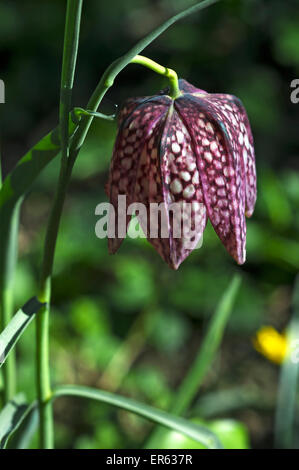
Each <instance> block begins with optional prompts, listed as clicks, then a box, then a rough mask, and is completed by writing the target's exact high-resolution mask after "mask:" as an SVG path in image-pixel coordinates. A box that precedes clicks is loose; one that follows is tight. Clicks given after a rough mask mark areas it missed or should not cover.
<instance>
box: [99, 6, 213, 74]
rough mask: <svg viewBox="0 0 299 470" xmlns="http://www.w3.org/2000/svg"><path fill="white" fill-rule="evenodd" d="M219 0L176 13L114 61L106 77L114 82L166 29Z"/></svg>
mask: <svg viewBox="0 0 299 470" xmlns="http://www.w3.org/2000/svg"><path fill="white" fill-rule="evenodd" d="M218 1H219V0H204V1H202V2H199V3H197V4H196V5H193V6H192V7H189V8H187V9H186V10H184V11H182V12H180V13H178V14H177V15H174V16H173V17H172V18H169V19H168V20H167V21H165V22H164V23H162V24H161V25H160V26H158V27H157V28H155V29H154V30H153V31H152V32H151V33H149V34H148V35H147V36H145V37H144V38H143V39H141V40H140V41H139V42H137V44H135V46H134V47H132V49H130V50H129V52H127V53H126V54H124V55H123V56H122V57H120V58H119V59H117V60H116V61H114V62H113V63H112V64H111V65H110V67H109V68H108V69H107V70H106V72H105V74H104V78H105V79H108V81H112V82H113V80H114V79H115V77H116V76H117V75H118V74H119V72H121V71H122V70H123V69H124V68H125V67H126V66H127V65H128V64H129V63H130V62H131V60H132V59H133V58H134V57H135V56H136V55H138V54H139V53H140V52H142V51H143V50H144V49H145V48H146V47H147V46H149V44H151V43H152V42H153V41H154V40H155V39H157V37H159V36H160V35H161V34H162V33H164V31H166V30H167V29H168V28H169V27H170V26H171V25H173V24H174V23H176V22H177V21H179V20H182V19H183V18H186V16H189V15H192V14H193V13H197V12H198V11H200V10H203V9H204V8H207V7H209V6H210V5H213V4H214V3H216V2H218Z"/></svg>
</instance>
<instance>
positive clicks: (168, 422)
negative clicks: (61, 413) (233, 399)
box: [53, 385, 221, 449]
mask: <svg viewBox="0 0 299 470" xmlns="http://www.w3.org/2000/svg"><path fill="white" fill-rule="evenodd" d="M61 396H76V397H81V398H89V399H92V400H97V401H99V402H101V403H107V404H109V405H112V406H116V407H118V408H122V409H124V410H127V411H130V412H132V413H135V414H137V415H139V416H142V417H143V418H147V419H149V420H150V421H153V422H155V423H158V424H161V425H163V426H165V427H167V428H170V429H173V430H175V431H178V432H181V433H182V434H185V435H186V436H188V437H191V438H192V439H194V440H196V441H198V442H200V443H201V444H203V445H204V446H206V447H208V448H210V449H220V448H221V443H220V442H219V440H218V438H217V437H216V436H215V435H214V434H213V433H212V432H211V431H209V430H207V429H205V428H204V427H202V426H198V425H196V424H193V423H190V422H189V421H187V420H185V419H183V418H179V417H177V416H172V415H171V414H169V413H166V412H165V411H161V410H158V409H156V408H153V407H152V406H148V405H144V404H143V403H139V402H137V401H136V400H133V399H131V398H126V397H122V396H120V395H116V394H114V393H110V392H106V391H103V390H97V389H93V388H89V387H82V386H79V385H64V386H61V387H58V388H56V390H54V393H53V398H57V397H61Z"/></svg>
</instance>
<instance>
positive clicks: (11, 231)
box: [0, 204, 20, 403]
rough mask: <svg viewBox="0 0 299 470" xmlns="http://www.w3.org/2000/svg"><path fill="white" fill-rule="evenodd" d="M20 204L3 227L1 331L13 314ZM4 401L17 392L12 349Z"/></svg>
mask: <svg viewBox="0 0 299 470" xmlns="http://www.w3.org/2000/svg"><path fill="white" fill-rule="evenodd" d="M19 210H20V204H17V206H16V207H15V208H14V212H13V216H12V218H11V220H10V223H9V224H8V226H6V227H4V228H3V231H4V233H3V231H2V235H3V238H2V237H1V243H4V244H5V246H3V247H2V248H3V250H2V252H3V256H1V260H0V331H2V330H3V329H4V328H5V326H6V325H7V324H8V323H9V322H10V320H11V318H12V315H13V287H14V275H15V267H16V262H17V253H18V227H19ZM2 370H3V382H4V388H3V401H4V403H7V402H8V401H9V400H10V399H11V398H13V396H14V395H15V393H16V359H15V352H14V351H12V353H11V354H10V356H9V357H8V358H7V361H6V363H5V364H4V365H3V368H2Z"/></svg>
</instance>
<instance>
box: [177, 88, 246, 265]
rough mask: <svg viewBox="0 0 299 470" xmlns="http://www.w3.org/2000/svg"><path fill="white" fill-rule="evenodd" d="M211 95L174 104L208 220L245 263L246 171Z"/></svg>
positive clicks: (223, 118) (188, 97)
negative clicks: (190, 149) (188, 142)
mask: <svg viewBox="0 0 299 470" xmlns="http://www.w3.org/2000/svg"><path fill="white" fill-rule="evenodd" d="M209 97H210V95H209V94H207V95H206V96H204V97H203V96H202V95H201V96H200V97H199V96H195V95H191V94H185V95H184V96H182V97H179V98H178V99H177V100H176V101H175V107H176V109H177V110H178V112H179V114H180V116H181V117H182V120H183V121H184V123H185V125H186V127H187V129H188V131H189V133H190V135H191V137H192V145H193V147H194V152H195V154H196V156H197V167H198V170H199V176H200V181H201V185H202V190H203V197H204V201H205V204H206V208H207V212H208V216H209V218H210V220H211V222H212V225H213V227H214V229H215V231H216V233H217V234H218V236H219V237H220V239H221V241H222V242H223V244H224V246H225V248H226V249H227V251H228V252H229V253H230V254H231V255H232V256H233V257H234V258H235V260H236V261H237V262H238V263H239V264H242V263H244V262H245V244H246V223H245V181H244V177H245V170H244V161H243V159H242V158H240V155H239V153H238V149H237V145H236V143H235V142H234V140H233V138H232V135H231V134H232V133H231V126H230V122H229V120H228V119H227V118H226V116H225V115H223V113H221V112H220V110H219V109H217V110H216V109H215V106H214V103H212V104H211V103H210V102H209Z"/></svg>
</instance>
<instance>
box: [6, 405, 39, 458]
mask: <svg viewBox="0 0 299 470" xmlns="http://www.w3.org/2000/svg"><path fill="white" fill-rule="evenodd" d="M38 423H39V419H38V408H37V403H35V402H34V403H32V405H30V406H29V407H28V409H27V410H26V412H25V413H24V415H23V416H22V417H21V420H20V421H19V423H18V426H17V429H14V431H13V432H12V433H10V438H9V441H8V443H7V448H8V449H28V448H29V446H30V443H31V441H32V438H33V436H34V434H35V433H36V431H37V429H38Z"/></svg>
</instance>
